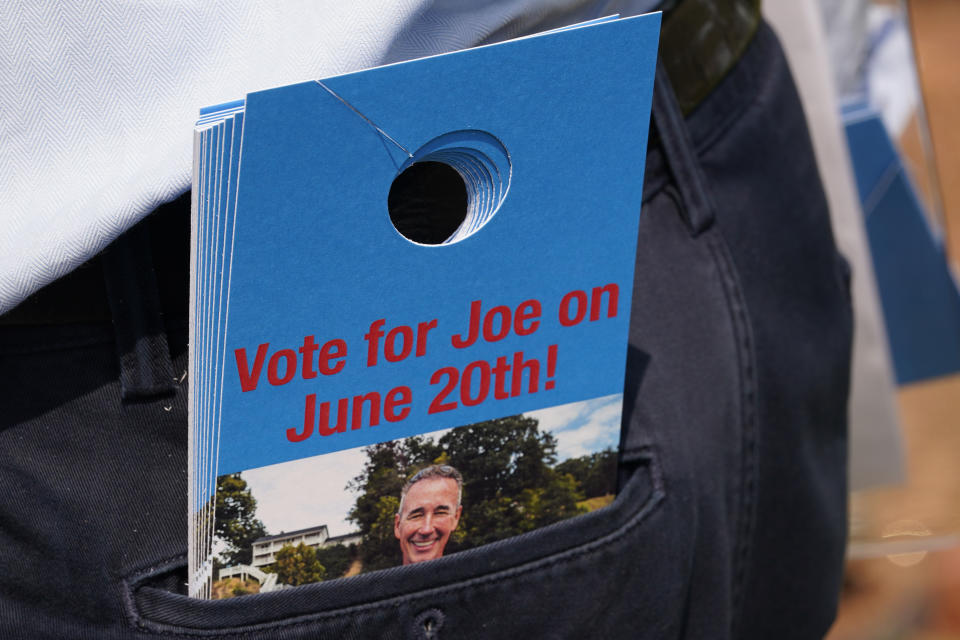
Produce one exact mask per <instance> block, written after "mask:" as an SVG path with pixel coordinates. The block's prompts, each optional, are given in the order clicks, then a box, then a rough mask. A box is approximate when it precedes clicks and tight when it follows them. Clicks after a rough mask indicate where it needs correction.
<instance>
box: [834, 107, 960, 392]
mask: <svg viewBox="0 0 960 640" xmlns="http://www.w3.org/2000/svg"><path fill="white" fill-rule="evenodd" d="M843 115H844V123H845V125H846V133H847V141H848V143H849V145H850V154H851V157H852V159H853V168H854V174H855V175H856V180H857V189H858V191H859V194H860V201H861V203H862V204H863V212H864V216H865V217H866V226H867V237H868V239H869V242H870V252H871V254H872V256H873V267H874V271H875V272H876V278H877V285H878V287H879V290H880V300H881V305H882V307H883V315H884V320H885V321H886V325H887V335H888V336H889V340H890V350H891V354H892V356H893V363H894V370H895V373H896V377H897V383H898V384H901V385H902V384H907V383H911V382H918V381H921V380H926V379H928V378H934V377H937V376H942V375H947V374H951V373H954V372H957V371H960V292H958V290H957V284H956V282H955V281H954V279H953V276H952V274H951V272H950V268H949V265H948V263H947V259H946V255H945V253H944V249H943V243H942V241H941V239H940V237H939V236H938V235H936V234H935V233H934V232H933V231H932V230H931V228H930V226H929V224H928V222H927V219H926V217H925V216H924V212H923V208H922V204H921V203H920V200H919V199H918V198H917V194H916V192H915V191H914V189H913V185H912V184H911V182H910V177H909V175H908V174H907V172H906V171H905V169H904V166H903V163H902V162H901V161H900V157H899V155H898V154H897V151H896V150H895V148H894V146H893V144H892V143H891V141H890V137H889V136H888V134H887V131H886V129H885V127H884V125H883V121H882V120H881V119H880V116H879V114H878V113H877V112H876V111H874V110H872V109H870V108H869V107H866V106H865V105H862V104H858V105H851V106H849V107H847V108H845V109H844V114H843Z"/></svg>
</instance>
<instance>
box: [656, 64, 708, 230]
mask: <svg viewBox="0 0 960 640" xmlns="http://www.w3.org/2000/svg"><path fill="white" fill-rule="evenodd" d="M653 124H654V126H655V127H656V129H657V134H658V135H659V138H660V146H661V148H662V149H663V155H664V158H665V160H666V162H667V166H668V167H669V169H670V174H671V175H672V176H673V181H674V183H675V184H676V187H677V190H678V191H679V192H680V198H681V201H682V204H683V213H684V217H685V221H686V223H687V224H688V225H689V227H690V231H691V233H692V235H694V236H696V235H698V234H699V233H701V232H702V231H703V230H704V229H706V228H707V227H709V226H710V225H711V224H712V223H713V218H714V206H713V201H712V200H711V199H710V195H709V192H708V191H707V187H706V179H705V178H704V175H703V169H702V168H701V167H700V162H699V161H698V160H697V155H696V151H695V150H694V148H693V142H692V141H691V139H690V133H689V132H688V131H687V125H686V123H685V122H684V120H683V113H682V112H681V111H680V105H679V104H678V102H677V97H676V94H674V91H673V86H672V85H671V83H670V77H669V76H668V75H667V70H666V68H665V67H664V65H663V62H662V61H659V60H658V61H657V77H656V83H655V85H654V89H653Z"/></svg>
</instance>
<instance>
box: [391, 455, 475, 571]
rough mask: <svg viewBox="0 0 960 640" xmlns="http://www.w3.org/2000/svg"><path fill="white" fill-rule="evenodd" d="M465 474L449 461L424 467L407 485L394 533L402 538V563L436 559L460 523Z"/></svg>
mask: <svg viewBox="0 0 960 640" xmlns="http://www.w3.org/2000/svg"><path fill="white" fill-rule="evenodd" d="M462 495H463V478H462V477H461V476H460V472H459V471H457V470H456V469H454V468H453V467H451V466H450V465H447V464H440V465H432V466H429V467H426V468H425V469H421V470H420V471H418V472H417V473H416V474H415V475H414V476H413V477H412V478H410V479H409V480H408V481H407V483H406V484H405V485H404V487H403V490H402V491H401V493H400V509H399V511H398V512H397V515H396V516H394V521H393V533H394V535H395V536H396V537H397V539H398V540H399V541H400V552H401V553H402V554H403V564H412V563H414V562H423V561H424V560H433V559H435V558H439V557H441V556H442V555H443V550H444V548H445V547H446V546H447V542H448V541H449V540H450V534H451V533H453V532H454V531H455V530H456V528H457V525H458V524H459V523H460V513H461V511H462V510H463V507H462V506H461V504H460V500H461V498H462Z"/></svg>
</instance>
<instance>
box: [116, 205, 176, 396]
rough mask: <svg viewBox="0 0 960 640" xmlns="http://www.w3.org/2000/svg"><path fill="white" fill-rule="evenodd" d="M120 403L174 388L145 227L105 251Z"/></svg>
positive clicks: (133, 230) (166, 392) (117, 241)
mask: <svg viewBox="0 0 960 640" xmlns="http://www.w3.org/2000/svg"><path fill="white" fill-rule="evenodd" d="M102 264H103V275H104V280H105V283H106V290H107V299H108V300H109V302H110V311H111V314H112V316H113V327H114V332H115V333H116V340H117V357H118V358H119V360H120V385H121V389H122V391H123V399H124V400H144V399H149V398H152V397H155V396H161V395H167V394H169V393H172V392H173V390H174V385H173V381H174V377H173V364H172V362H171V361H170V349H169V347H168V346H167V336H166V333H165V331H164V326H163V316H162V315H161V313H162V312H161V308H160V297H159V295H158V293H157V279H156V274H155V273H154V270H153V257H152V253H151V251H150V236H149V231H148V229H147V225H145V224H142V223H141V224H138V225H136V226H134V227H133V228H132V229H130V230H129V231H127V232H126V233H125V234H123V235H122V236H121V237H120V238H118V239H117V240H116V241H115V242H114V243H113V244H112V245H110V246H109V247H108V248H107V249H106V250H105V251H104V252H103V259H102Z"/></svg>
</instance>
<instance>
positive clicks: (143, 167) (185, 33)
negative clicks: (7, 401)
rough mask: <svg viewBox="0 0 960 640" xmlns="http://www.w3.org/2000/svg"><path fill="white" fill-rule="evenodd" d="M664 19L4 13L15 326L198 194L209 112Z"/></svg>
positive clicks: (395, 12) (560, 6) (5, 291)
mask: <svg viewBox="0 0 960 640" xmlns="http://www.w3.org/2000/svg"><path fill="white" fill-rule="evenodd" d="M657 4H658V2H657V0H610V1H602V0H501V1H490V0H487V1H478V0H473V1H470V0H460V1H456V0H434V1H431V0H389V1H388V0H363V1H362V2H361V1H358V2H333V1H327V2H307V1H306V0H301V1H288V2H270V3H257V2H252V1H250V0H246V1H243V0H240V1H237V0H232V1H230V2H224V1H210V0H197V1H194V2H189V1H186V0H184V1H179V2H178V1H173V0H155V1H153V2H130V1H129V0H82V1H80V0H78V1H76V2H60V1H59V0H33V1H31V0H14V1H13V2H4V3H0V313H3V312H4V311H7V310H9V309H11V308H13V307H14V306H16V305H17V304H18V303H19V302H21V301H22V300H23V299H24V298H26V297H27V296H28V295H30V294H31V293H33V292H34V291H36V290H37V289H39V288H40V287H42V286H43V285H45V284H47V283H49V282H51V281H53V280H54V279H56V278H58V277H60V276H62V275H64V274H66V273H68V272H69V271H71V270H72V269H73V268H75V267H77V266H79V265H80V264H81V263H83V262H84V261H86V260H87V259H89V258H90V257H92V256H93V255H95V254H96V253H97V252H99V251H100V250H101V249H103V248H104V247H105V246H106V245H107V244H109V243H110V242H111V241H112V240H113V239H115V238H116V237H117V236H118V235H120V234H121V233H122V232H123V231H125V230H126V229H128V228H129V227H131V226H132V225H133V224H134V223H136V222H137V221H138V220H140V219H141V218H142V217H143V216H145V215H146V214H147V213H149V212H150V211H152V210H153V209H154V208H156V207H157V206H158V205H159V204H162V203H163V202H166V201H168V200H171V199H173V198H175V197H176V196H177V195H179V194H181V193H183V192H184V191H185V190H186V189H188V188H189V187H190V163H191V161H192V127H193V123H194V121H195V120H196V118H197V112H198V109H199V108H200V107H203V106H206V105H211V104H216V103H219V102H225V101H229V100H235V99H237V98H242V97H243V96H244V95H245V94H246V93H247V92H249V91H254V90H258V89H264V88H268V87H272V86H277V85H283V84H288V83H293V82H300V81H303V80H308V79H311V78H323V77H327V76H332V75H336V74H341V73H346V72H349V71H355V70H359V69H363V68H367V67H372V66H376V65H379V64H384V63H389V62H395V61H399V60H404V59H410V58H416V57H421V56H425V55H432V54H436V53H442V52H446V51H454V50H457V49H462V48H466V47H470V46H475V45H478V44H483V43H489V42H496V41H500V40H507V39H510V38H513V37H517V36H521V35H526V34H529V33H535V32H538V31H543V30H546V29H551V28H555V27H558V26H562V25H564V24H572V23H575V22H580V21H583V20H588V19H592V18H596V17H600V16H605V15H611V14H614V13H620V14H622V15H633V14H636V13H640V12H642V11H645V10H649V9H652V8H654V7H655V5H657Z"/></svg>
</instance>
